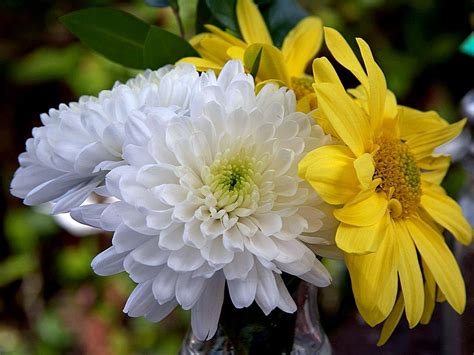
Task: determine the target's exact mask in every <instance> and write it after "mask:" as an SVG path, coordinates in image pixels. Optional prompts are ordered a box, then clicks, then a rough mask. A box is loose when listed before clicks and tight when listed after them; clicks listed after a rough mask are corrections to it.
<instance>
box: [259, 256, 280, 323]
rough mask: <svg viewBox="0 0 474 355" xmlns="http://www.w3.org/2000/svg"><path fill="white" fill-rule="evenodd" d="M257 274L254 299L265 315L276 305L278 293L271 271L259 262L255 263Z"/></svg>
mask: <svg viewBox="0 0 474 355" xmlns="http://www.w3.org/2000/svg"><path fill="white" fill-rule="evenodd" d="M255 266H256V268H257V275H258V285H257V293H256V297H255V300H256V301H257V304H258V305H259V307H260V308H261V309H262V311H263V313H265V315H268V314H270V312H271V311H272V310H273V309H275V307H276V306H277V305H278V300H279V298H280V293H279V292H278V287H277V284H276V281H275V276H274V275H273V271H271V270H268V269H266V268H265V267H264V266H263V265H262V264H260V263H259V262H257V263H255Z"/></svg>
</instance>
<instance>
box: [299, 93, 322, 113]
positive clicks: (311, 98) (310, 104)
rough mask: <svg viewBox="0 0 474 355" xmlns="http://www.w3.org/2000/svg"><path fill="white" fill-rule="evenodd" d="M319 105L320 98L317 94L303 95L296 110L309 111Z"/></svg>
mask: <svg viewBox="0 0 474 355" xmlns="http://www.w3.org/2000/svg"><path fill="white" fill-rule="evenodd" d="M317 107H318V98H317V97H316V94H309V95H305V96H303V97H302V98H301V99H299V100H298V101H296V111H299V112H303V113H308V112H310V111H313V110H315V109H316V108H317Z"/></svg>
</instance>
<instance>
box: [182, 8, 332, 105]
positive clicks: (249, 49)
mask: <svg viewBox="0 0 474 355" xmlns="http://www.w3.org/2000/svg"><path fill="white" fill-rule="evenodd" d="M236 13H237V20H238V23H239V28H240V32H241V34H242V37H243V40H241V39H239V38H237V37H234V36H232V35H231V34H229V33H227V32H224V31H222V30H221V29H219V28H218V27H216V26H213V25H206V26H205V27H206V28H207V29H208V30H209V31H210V32H209V33H200V34H198V35H196V36H195V37H193V38H192V39H191V40H190V43H191V45H192V46H193V47H194V48H195V49H196V50H197V51H198V52H199V54H200V55H201V57H202V58H198V57H187V58H183V59H181V61H182V62H188V63H192V64H194V65H195V66H196V67H197V68H198V70H202V71H204V70H207V69H213V70H215V71H220V69H222V67H223V66H224V64H225V63H226V62H227V61H228V60H231V59H240V60H242V61H243V62H244V64H245V66H246V69H247V70H248V71H251V69H252V64H253V63H254V61H255V58H256V56H257V54H258V53H259V52H260V51H261V57H260V66H259V70H258V72H257V82H258V83H259V84H260V85H263V84H265V83H267V82H268V81H274V82H278V83H279V84H280V85H283V86H287V87H289V88H291V89H293V90H294V92H295V94H296V97H297V99H298V108H299V111H304V112H308V111H310V110H312V109H314V108H315V107H316V101H315V94H314V91H313V88H312V84H313V78H312V77H310V76H308V75H306V74H305V69H306V66H307V64H308V63H309V61H310V60H311V59H313V58H314V57H315V56H316V53H317V52H318V51H319V49H320V48H321V44H322V40H323V31H322V22H321V20H320V19H319V18H317V17H306V18H304V19H302V20H301V21H300V22H299V23H298V24H297V25H296V26H295V28H293V29H292V30H291V31H290V32H289V33H288V35H287V36H286V37H285V39H284V41H283V45H282V48H281V50H280V49H278V48H276V47H274V45H273V41H272V38H271V36H270V33H269V31H268V28H267V26H266V25H265V21H264V20H263V17H262V15H261V14H260V12H259V10H258V7H257V6H256V5H255V3H254V2H253V1H252V0H237V6H236ZM257 89H258V87H257Z"/></svg>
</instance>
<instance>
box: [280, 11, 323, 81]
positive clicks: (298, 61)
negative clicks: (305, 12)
mask: <svg viewBox="0 0 474 355" xmlns="http://www.w3.org/2000/svg"><path fill="white" fill-rule="evenodd" d="M322 42H323V23H322V21H321V20H320V19H319V18H317V17H306V18H304V19H302V20H301V21H300V22H298V24H297V25H296V26H295V28H293V29H292V30H291V31H290V32H289V33H288V35H287V36H286V37H285V40H284V41H283V46H282V48H281V50H282V52H283V58H284V60H285V63H286V66H287V68H288V73H289V75H290V76H301V75H303V74H304V72H305V69H306V66H307V65H308V63H309V61H310V60H311V59H313V58H314V56H315V55H316V53H317V52H318V51H319V49H320V48H321V44H322Z"/></svg>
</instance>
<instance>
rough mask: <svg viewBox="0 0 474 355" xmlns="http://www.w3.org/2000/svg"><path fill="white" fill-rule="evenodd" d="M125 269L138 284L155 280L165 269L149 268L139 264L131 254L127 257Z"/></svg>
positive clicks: (124, 264)
mask: <svg viewBox="0 0 474 355" xmlns="http://www.w3.org/2000/svg"><path fill="white" fill-rule="evenodd" d="M123 267H124V269H125V271H126V272H128V274H129V276H130V278H131V279H132V280H133V281H135V282H136V283H141V282H145V281H148V280H152V279H154V278H155V277H156V275H158V273H159V272H160V270H161V269H162V268H163V267H162V266H147V265H143V264H140V263H137V262H136V261H135V260H133V258H132V256H131V255H130V254H129V255H127V256H126V257H125V260H124V262H123Z"/></svg>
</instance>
